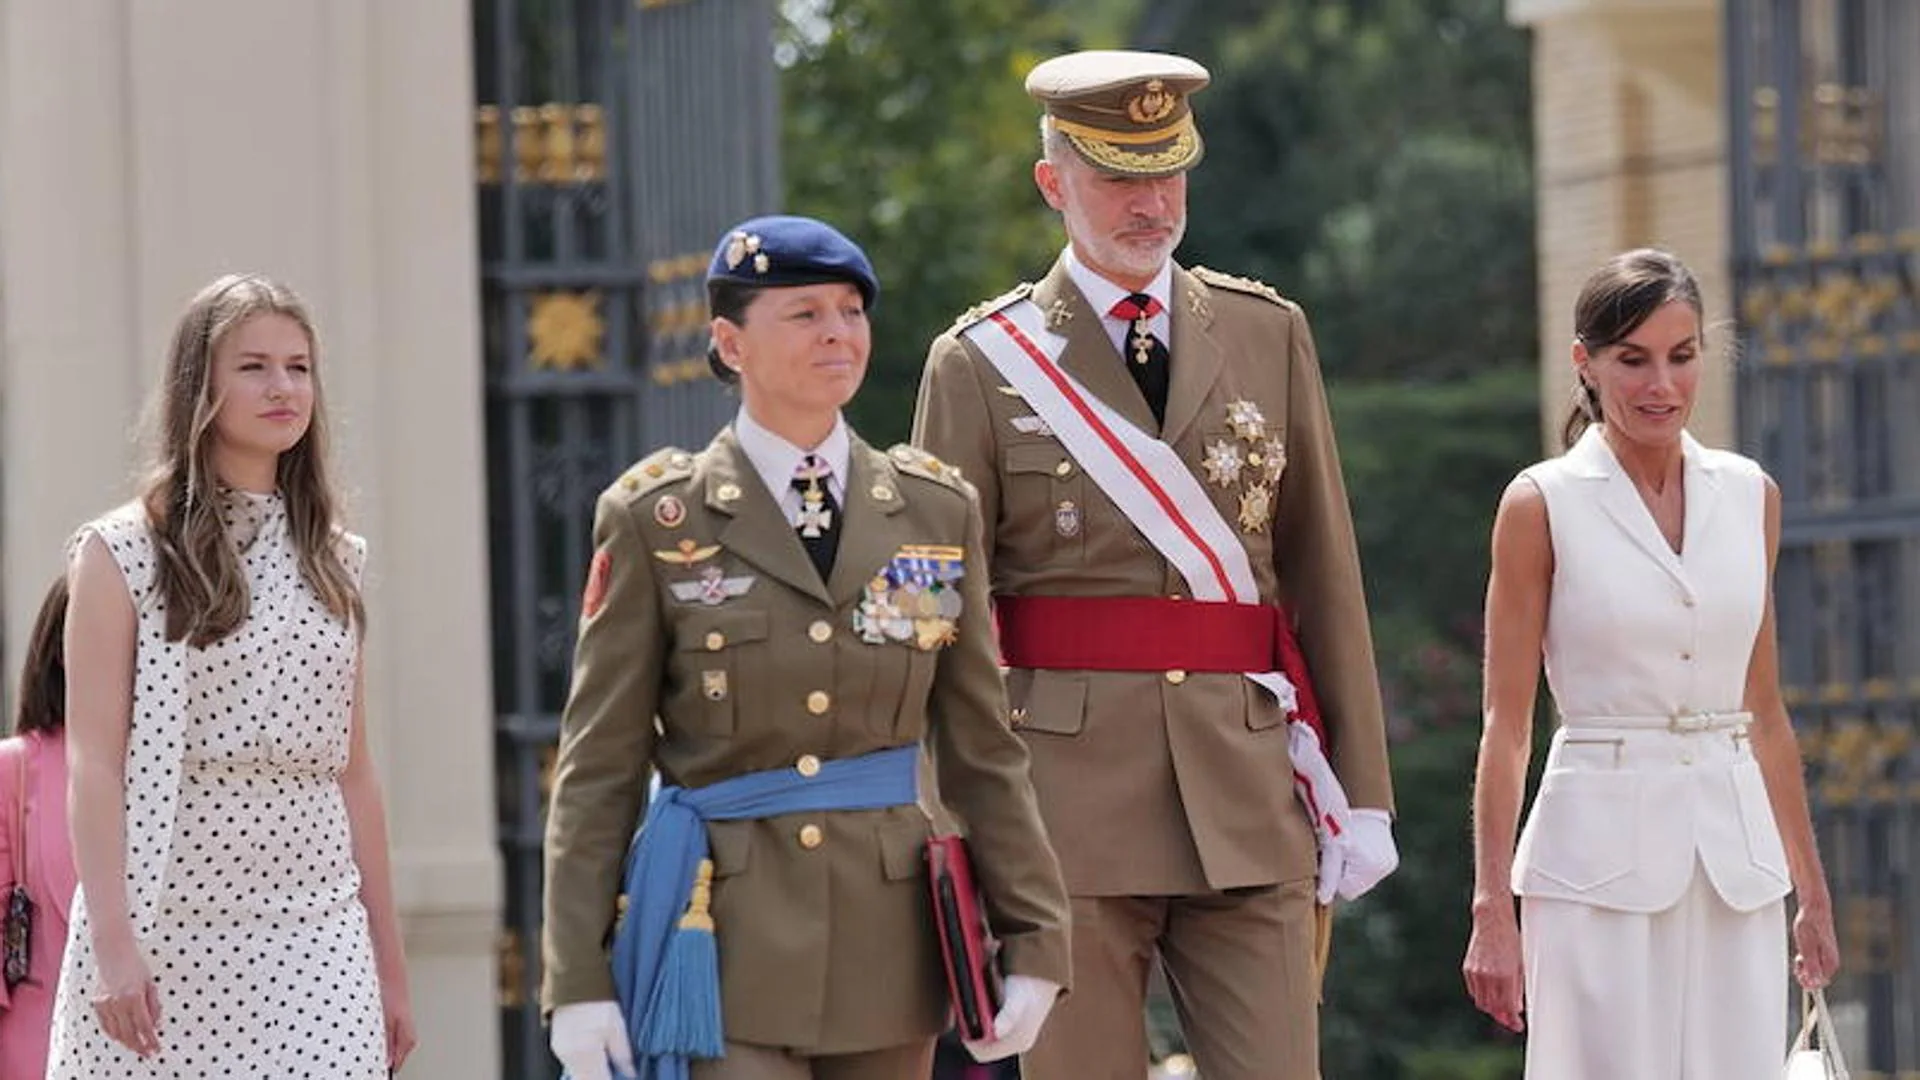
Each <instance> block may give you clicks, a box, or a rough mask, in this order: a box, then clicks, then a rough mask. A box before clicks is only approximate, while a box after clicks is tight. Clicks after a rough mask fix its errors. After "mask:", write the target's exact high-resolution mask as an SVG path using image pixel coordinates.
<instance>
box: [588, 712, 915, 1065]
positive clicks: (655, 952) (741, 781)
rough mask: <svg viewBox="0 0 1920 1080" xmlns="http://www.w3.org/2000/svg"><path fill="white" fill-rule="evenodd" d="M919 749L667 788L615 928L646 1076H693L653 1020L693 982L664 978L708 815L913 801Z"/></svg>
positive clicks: (644, 836)
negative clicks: (652, 1031)
mask: <svg viewBox="0 0 1920 1080" xmlns="http://www.w3.org/2000/svg"><path fill="white" fill-rule="evenodd" d="M919 756H920V748H919V746H918V745H911V746H898V747H894V748H892V749H889V750H878V751H875V752H873V753H871V754H863V755H861V756H860V757H856V758H847V759H844V760H840V761H825V762H822V763H821V765H820V771H819V772H818V773H816V774H814V775H813V776H803V775H801V774H800V772H799V771H798V770H797V769H792V768H786V769H770V770H768V771H766V772H757V773H747V774H746V775H744V776H736V777H734V778H733V779H731V780H722V781H720V782H719V783H717V784H709V785H707V786H706V787H702V788H683V787H667V786H663V787H662V788H660V790H659V792H658V793H656V794H655V795H654V797H653V802H652V803H651V804H649V805H648V807H647V816H646V820H645V822H644V823H643V824H642V825H641V827H640V831H639V833H638V835H636V836H635V838H634V843H633V847H632V849H631V850H630V851H629V852H628V856H627V874H626V893H627V912H626V916H625V918H623V919H621V921H620V925H619V928H618V929H617V930H616V931H615V932H614V937H613V957H612V960H613V981H614V987H615V989H616V991H617V992H618V994H619V996H620V1008H621V1012H622V1013H623V1014H624V1015H625V1016H626V1019H627V1032H628V1035H629V1037H630V1038H631V1039H632V1042H633V1052H634V1063H635V1066H636V1067H637V1068H638V1069H639V1070H640V1080H687V1074H688V1061H689V1058H690V1056H692V1055H690V1054H689V1053H688V1052H687V1051H686V1050H685V1049H683V1048H678V1047H671V1046H665V1047H663V1046H658V1045H649V1044H650V1042H653V1040H650V1039H649V1033H648V1028H649V1026H650V1025H648V1024H647V1023H646V1020H647V1017H648V1016H649V1015H650V1014H652V1013H653V1012H654V1011H655V1010H656V1009H658V1008H660V1007H661V1004H662V1003H661V1002H660V1001H659V1000H657V999H659V998H660V997H661V996H662V995H663V994H679V993H683V992H684V988H670V987H668V986H666V985H665V984H664V981H663V980H662V978H661V975H662V967H663V963H662V962H663V960H664V958H665V957H666V955H667V951H668V946H669V944H670V942H671V941H672V940H673V936H674V932H675V929H676V926H677V924H678V922H679V919H680V915H681V912H682V911H684V910H685V909H686V907H687V902H688V897H689V895H690V894H691V893H692V890H693V886H694V879H695V877H696V875H697V873H698V870H699V866H700V863H701V861H702V860H704V859H706V858H707V857H708V846H707V828H706V823H707V822H709V821H739V820H742V819H748V818H766V817H776V816H778V815H781V814H801V813H807V812H810V811H831V810H880V809H885V808H887V807H890V806H908V805H912V804H913V803H914V802H916V801H918V799H919V775H918V766H919ZM679 977H680V975H679V974H678V973H676V978H679ZM699 977H700V978H701V979H703V980H704V979H706V978H709V977H710V978H711V979H712V982H713V985H712V987H711V988H707V987H705V986H701V987H700V988H699V991H702V992H706V991H710V995H711V997H712V998H713V999H714V1000H718V996H719V974H718V972H717V971H713V970H711V969H709V971H708V972H703V973H701V974H700V976H699ZM667 1004H668V1005H669V1007H670V1006H671V1003H667Z"/></svg>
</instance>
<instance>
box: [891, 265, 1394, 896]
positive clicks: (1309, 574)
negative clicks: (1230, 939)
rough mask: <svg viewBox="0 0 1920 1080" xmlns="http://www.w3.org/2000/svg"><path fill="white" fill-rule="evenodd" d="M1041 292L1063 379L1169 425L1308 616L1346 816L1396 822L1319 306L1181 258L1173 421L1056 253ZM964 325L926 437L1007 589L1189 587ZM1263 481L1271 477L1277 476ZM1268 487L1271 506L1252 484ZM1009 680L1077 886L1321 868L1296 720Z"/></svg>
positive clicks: (931, 382)
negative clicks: (1380, 815) (1309, 310)
mask: <svg viewBox="0 0 1920 1080" xmlns="http://www.w3.org/2000/svg"><path fill="white" fill-rule="evenodd" d="M1011 299H1013V297H1011V296H1010V297H1006V298H1002V300H1001V301H997V302H996V303H995V304H992V305H988V308H989V309H990V308H992V307H996V306H998V305H1001V304H1004V303H1006V302H1008V301H1010V300H1011ZM1031 299H1032V301H1033V302H1034V303H1035V304H1037V305H1039V307H1040V310H1041V311H1042V312H1045V313H1046V316H1047V321H1048V324H1049V326H1050V328H1052V329H1053V331H1054V332H1055V333H1057V334H1060V335H1063V336H1065V337H1066V338H1067V345H1066V347H1065V351H1064V353H1063V354H1062V356H1061V357H1060V363H1061V366H1062V367H1063V368H1064V370H1066V371H1067V372H1068V373H1069V374H1071V375H1072V376H1073V377H1074V378H1075V379H1077V380H1079V382H1080V383H1081V384H1082V385H1084V386H1085V387H1086V388H1087V390H1088V391H1089V392H1091V393H1092V394H1093V395H1094V396H1096V397H1098V398H1100V399H1101V400H1102V401H1104V402H1105V403H1107V404H1108V405H1110V406H1112V407H1113V408H1114V409H1116V410H1118V411H1119V413H1120V414H1121V415H1123V416H1125V417H1126V418H1127V419H1128V420H1130V421H1131V422H1132V423H1133V424H1135V425H1136V426H1138V427H1139V428H1140V429H1141V430H1143V431H1146V432H1149V433H1155V432H1157V433H1158V434H1159V436H1160V438H1161V439H1162V440H1163V441H1165V442H1166V443H1168V444H1169V445H1170V446H1172V447H1173V449H1174V450H1175V452H1176V453H1178V454H1179V456H1180V457H1181V458H1182V459H1183V460H1184V461H1185V462H1186V463H1187V465H1188V467H1189V468H1191V469H1192V470H1193V472H1194V474H1195V475H1196V476H1198V477H1199V478H1200V479H1201V481H1202V483H1203V485H1204V486H1205V487H1206V489H1207V491H1208V492H1209V494H1211V495H1212V497H1213V503H1214V505H1215V506H1216V507H1217V508H1218V509H1219V512H1220V513H1221V515H1223V516H1224V517H1225V518H1226V520H1227V521H1228V522H1229V523H1231V524H1234V525H1235V526H1236V527H1237V529H1238V531H1239V535H1240V538H1241V540H1242V541H1243V542H1244V543H1245V546H1246V549H1247V553H1248V556H1249V559H1250V562H1251V563H1252V566H1253V572H1254V577H1255V579H1256V582H1257V584H1258V586H1259V590H1260V595H1261V597H1262V599H1263V600H1265V601H1268V602H1283V603H1285V604H1286V605H1287V606H1288V607H1289V608H1290V609H1291V610H1292V611H1293V612H1294V613H1295V616H1296V618H1297V621H1298V631H1299V636H1300V640H1301V645H1302V649H1303V651H1304V652H1305V654H1306V658H1307V662H1308V664H1309V666H1310V667H1311V669H1312V672H1313V680H1314V685H1315V688H1316V689H1317V690H1318V692H1319V697H1320V703H1321V707H1322V710H1323V712H1324V713H1325V719H1326V723H1327V728H1328V732H1329V735H1330V738H1331V742H1332V744H1333V745H1332V749H1331V753H1330V758H1331V760H1332V763H1333V767H1334V770H1335V772H1336V773H1337V774H1338V775H1339V777H1340V780H1341V783H1342V784H1343V785H1344V786H1345V788H1346V790H1347V794H1348V795H1349V796H1350V797H1351V799H1352V801H1353V805H1355V806H1365V807H1378V808H1382V809H1390V808H1391V805H1392V792H1391V786H1390V781H1389V777H1388V773H1387V753H1386V739H1385V732H1384V727H1383V723H1382V714H1381V702H1380V691H1379V686H1378V683H1377V682H1376V680H1375V671H1374V662H1373V647H1372V642H1371V639H1370V637H1369V630H1368V625H1367V610H1366V602H1365V596H1364V594H1363V592H1362V589H1361V580H1360V564H1359V558H1358V555H1357V554H1356V550H1355V545H1354V536H1353V523H1352V518H1351V515H1350V514H1349V511H1348V507H1347V496H1346V490H1345V487H1344V485H1343V483H1342V481H1341V476H1340V461H1339V455H1338V452H1337V451H1336V449H1335V446H1334V437H1333V430H1332V425H1331V422H1330V420H1329V418H1328V413H1327V403H1326V395H1325V391H1324V388H1323V386H1322V383H1321V376H1320V365H1319V361H1318V359H1317V358H1316V356H1315V354H1314V348H1313V339H1312V337H1311V335H1310V334H1309V332H1308V329H1307V321H1306V316H1305V315H1304V314H1302V312H1301V311H1300V309H1299V308H1298V307H1297V306H1296V305H1294V304H1293V303H1291V302H1289V301H1287V300H1285V299H1282V298H1281V297H1280V296H1279V295H1278V294H1276V293H1274V292H1273V290H1271V289H1269V288H1267V287H1266V286H1263V285H1259V284H1258V283H1255V282H1250V281H1245V280H1242V279H1238V278H1230V277H1227V276H1226V275H1221V274H1214V273H1212V272H1210V271H1205V270H1197V271H1194V272H1191V273H1190V272H1188V271H1186V270H1184V269H1180V268H1177V267H1176V268H1175V270H1174V273H1173V299H1172V305H1171V321H1172V331H1171V338H1172V340H1171V341H1170V342H1169V351H1170V353H1171V356H1172V371H1171V386H1170V388H1169V392H1168V396H1167V409H1166V426H1165V428H1164V429H1161V428H1160V427H1159V425H1157V424H1155V422H1154V419H1153V413H1152V412H1151V411H1150V410H1149V409H1148V407H1147V402H1146V399H1145V397H1144V396H1142V394H1141V393H1140V391H1139V389H1138V388H1137V387H1136V386H1135V384H1134V382H1133V380H1132V379H1131V378H1130V377H1129V376H1128V374H1127V372H1126V370H1125V369H1124V367H1123V366H1122V365H1123V363H1124V361H1123V360H1122V358H1121V357H1120V355H1119V353H1118V352H1117V351H1116V350H1115V348H1114V346H1113V341H1112V339H1111V338H1110V337H1108V336H1107V331H1106V329H1105V327H1104V326H1103V325H1102V324H1101V320H1100V317H1099V315H1098V314H1097V313H1096V312H1095V311H1094V310H1093V308H1092V307H1091V306H1090V305H1089V304H1088V303H1087V301H1086V299H1085V297H1083V296H1082V295H1081V293H1080V290H1079V289H1078V287H1076V286H1075V285H1074V284H1073V280H1072V278H1071V277H1069V276H1068V274H1067V270H1066V267H1065V265H1064V264H1063V263H1056V264H1055V265H1054V267H1053V269H1052V271H1051V272H1050V273H1049V274H1048V275H1047V276H1046V278H1045V279H1044V280H1042V281H1041V282H1040V284H1039V285H1038V286H1037V287H1035V288H1033V289H1032V290H1031ZM981 314H983V312H976V313H975V317H979V316H980V315H981ZM968 321H969V320H968V319H966V318H964V317H963V319H962V320H961V322H960V323H958V324H956V326H955V327H954V329H953V330H951V331H949V332H948V333H946V334H943V335H941V336H940V337H939V338H938V339H936V340H935V341H934V343H933V346H932V349H931V352H930V354H929V356H928V358H927V366H926V371H925V374H924V377H923V380H922V382H921V386H920V399H919V406H918V409H917V411H916V414H915V418H914V441H915V442H916V443H917V444H918V445H920V446H923V447H925V448H926V449H928V450H930V451H931V452H933V453H934V454H936V455H938V456H939V457H940V458H941V459H942V460H943V461H946V462H948V463H950V464H951V465H953V466H955V467H957V468H959V469H961V471H962V473H963V474H964V475H965V476H966V477H967V479H968V480H969V481H971V482H972V483H973V485H974V486H975V488H976V489H977V490H978V491H979V495H980V506H981V512H982V513H983V514H984V515H985V518H986V521H987V523H988V529H989V534H990V535H989V539H988V545H987V546H988V555H989V559H990V563H991V569H992V574H993V589H994V592H995V593H996V594H1002V595H1032V596H1155V595H1158V596H1171V597H1179V596H1185V595H1188V594H1189V587H1188V584H1187V582H1186V581H1185V580H1184V579H1183V578H1182V577H1181V576H1180V574H1179V573H1178V572H1177V571H1176V570H1174V569H1172V568H1171V567H1170V566H1169V565H1168V563H1167V561H1166V560H1165V559H1164V558H1162V557H1161V556H1160V554H1159V553H1158V552H1157V551H1155V550H1154V549H1153V548H1152V547H1151V546H1150V545H1149V544H1148V542H1147V541H1146V539H1145V538H1144V537H1143V536H1142V535H1141V534H1140V532H1139V531H1138V530H1137V529H1135V528H1134V527H1133V525H1132V524H1130V523H1129V522H1128V521H1127V520H1126V518H1125V517H1124V516H1122V514H1121V513H1120V511H1119V510H1118V509H1117V508H1116V507H1115V506H1114V504H1113V503H1112V502H1111V501H1109V500H1108V499H1107V497H1106V496H1105V495H1104V494H1102V493H1101V491H1100V489H1099V488H1098V487H1096V486H1095V485H1094V483H1093V482H1092V481H1091V480H1090V479H1088V478H1087V476H1086V475H1085V474H1084V473H1083V472H1082V471H1081V469H1080V467H1079V465H1078V463H1076V462H1075V461H1074V460H1073V458H1072V457H1071V456H1070V455H1069V454H1067V452H1066V451H1065V450H1064V449H1063V448H1062V447H1061V444H1060V443H1059V441H1058V440H1057V439H1055V438H1053V437H1052V435H1051V433H1050V432H1049V431H1047V430H1046V429H1045V428H1044V427H1043V426H1042V425H1039V424H1037V423H1036V422H1035V420H1034V419H1033V416H1032V413H1033V410H1032V409H1030V408H1029V407H1028V406H1027V404H1026V402H1024V401H1023V400H1022V399H1021V398H1020V397H1018V396H1017V395H1015V394H1014V393H1013V391H1012V389H1011V388H1010V387H1007V386H1005V385H1004V380H1002V379H1001V378H1000V377H999V374H998V372H997V371H996V370H995V369H994V367H993V366H992V364H991V363H990V362H989V361H988V360H987V359H986V358H985V357H983V356H981V355H980V354H979V352H978V351H977V349H976V347H975V346H974V345H973V344H972V343H971V342H968V341H967V340H965V339H964V338H962V337H961V336H960V330H962V329H964V328H965V326H966V325H967V324H968ZM1256 420H1257V423H1256V422H1255V421H1256ZM1234 447H1237V448H1238V450H1239V454H1240V457H1241V459H1242V461H1243V467H1242V468H1240V469H1239V470H1238V472H1237V473H1233V472H1232V470H1229V469H1226V468H1224V467H1222V466H1221V465H1220V464H1219V460H1218V457H1216V461H1215V465H1214V467H1213V468H1211V469H1210V468H1209V465H1208V461H1209V454H1210V452H1211V453H1214V454H1216V455H1219V454H1221V453H1223V449H1216V448H1234ZM1256 454H1257V456H1258V457H1259V461H1260V463H1256V462H1255V461H1253V460H1252V457H1253V456H1255V455H1256ZM1267 468H1272V469H1275V470H1277V471H1278V473H1279V476H1278V483H1277V487H1275V486H1273V485H1272V484H1271V483H1269V481H1271V479H1272V477H1271V476H1270V475H1267V474H1266V473H1265V472H1264V470H1265V469H1267ZM1263 476H1264V477H1265V479H1263ZM1263 485H1264V486H1265V487H1266V489H1267V497H1262V496H1261V495H1260V494H1259V493H1257V492H1255V491H1254V489H1255V488H1257V487H1262V486H1263ZM1008 690H1009V694H1010V697H1011V699H1012V704H1013V707H1014V718H1015V723H1016V724H1017V725H1018V726H1019V728H1020V730H1021V732H1022V733H1023V735H1024V736H1025V738H1026V740H1027V746H1028V748H1029V749H1030V750H1031V752H1032V754H1033V780H1034V786H1035V788H1036V789H1037V791H1038V792H1039V795H1040V807H1041V812H1042V814H1043V815H1044V817H1045V818H1046V822H1047V826H1048V829H1049V830H1050V834H1051V836H1052V837H1053V841H1054V845H1055V847H1056V848H1057V850H1058V851H1059V853H1060V858H1061V865H1062V868H1063V869H1064V870H1065V872H1066V879H1067V886H1068V890H1069V891H1070V892H1071V893H1073V894H1074V895H1141V894H1185V893H1196V892H1203V891H1207V890H1212V889H1227V888H1233V887H1238V886H1249V885H1262V884H1269V883H1274V882H1280V881H1287V880H1292V879H1298V878H1303V877H1306V876H1308V875H1310V874H1312V873H1313V872H1314V866H1315V845H1314V838H1313V834H1312V831H1311V829H1310V827H1309V824H1308V821H1307V818H1306V816H1305V814H1304V813H1303V811H1302V810H1301V808H1300V807H1299V805H1298V803H1297V801H1296V799H1295V797H1294V794H1293V790H1292V783H1291V775H1292V768H1291V760H1290V758H1289V756H1288V753H1287V733H1286V717H1285V716H1284V715H1283V714H1282V711H1281V709H1280V708H1279V706H1278V705H1277V704H1276V703H1275V701H1274V700H1273V698H1272V697H1271V695H1269V694H1267V693H1266V692H1264V691H1262V690H1260V689H1259V688H1257V687H1255V686H1254V685H1253V684H1252V683H1251V682H1249V681H1248V680H1247V679H1245V678H1243V677H1241V676H1239V675H1233V674H1220V673H1215V674H1202V673H1187V672H1178V671H1169V672H1084V671H1028V670H1018V669H1016V670H1014V671H1012V672H1010V673H1009V675H1008Z"/></svg>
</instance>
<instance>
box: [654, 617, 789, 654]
mask: <svg viewBox="0 0 1920 1080" xmlns="http://www.w3.org/2000/svg"><path fill="white" fill-rule="evenodd" d="M766 639H767V613H766V612H764V611H691V612H688V613H686V614H685V615H683V616H681V618H680V620H679V627H678V628H677V629H676V630H675V643H676V645H677V646H678V647H679V648H680V649H682V650H692V651H695V652H720V651H721V650H723V649H727V648H731V647H732V646H734V645H739V644H741V643H743V642H748V641H765V640H766Z"/></svg>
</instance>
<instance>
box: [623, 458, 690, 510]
mask: <svg viewBox="0 0 1920 1080" xmlns="http://www.w3.org/2000/svg"><path fill="white" fill-rule="evenodd" d="M692 475H693V455H692V454H689V453H687V452H686V451H685V450H682V449H680V448H679V447H677V446H668V447H663V448H661V449H659V450H655V451H654V452H653V453H651V454H648V455H647V456H646V457H643V458H641V459H640V460H639V461H636V462H634V464H633V467H632V468H630V469H628V470H627V471H626V472H624V473H621V474H620V479H618V480H616V481H614V487H615V489H617V490H618V491H620V492H621V493H622V494H624V495H625V496H627V497H628V498H635V497H638V496H641V495H645V494H646V493H647V492H649V491H652V490H654V489H655V488H658V487H660V486H661V485H662V484H667V483H671V482H673V481H675V480H685V479H686V478H687V477H689V476H692Z"/></svg>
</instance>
